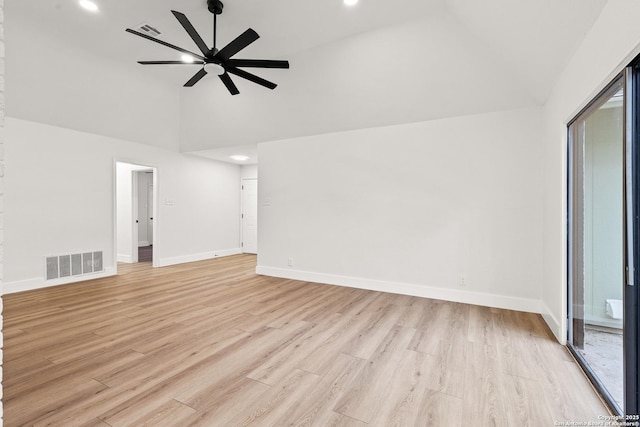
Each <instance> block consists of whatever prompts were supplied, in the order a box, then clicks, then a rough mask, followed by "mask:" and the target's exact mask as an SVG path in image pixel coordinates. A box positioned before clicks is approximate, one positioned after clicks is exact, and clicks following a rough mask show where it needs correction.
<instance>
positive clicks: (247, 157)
mask: <svg viewBox="0 0 640 427" xmlns="http://www.w3.org/2000/svg"><path fill="white" fill-rule="evenodd" d="M229 157H231V158H232V159H233V160H237V161H239V162H244V161H245V160H249V156H242V155H240V154H236V155H234V156H229Z"/></svg>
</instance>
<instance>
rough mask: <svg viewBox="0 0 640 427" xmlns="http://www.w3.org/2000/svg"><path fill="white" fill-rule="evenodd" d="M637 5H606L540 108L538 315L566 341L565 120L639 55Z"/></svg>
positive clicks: (615, 1) (626, 0)
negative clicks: (540, 308)
mask: <svg viewBox="0 0 640 427" xmlns="http://www.w3.org/2000/svg"><path fill="white" fill-rule="evenodd" d="M638 16H640V2H637V1H631V0H609V2H608V3H607V5H606V6H605V8H604V9H603V11H602V13H601V15H600V17H599V18H598V21H597V22H596V23H595V24H594V26H593V28H592V29H591V31H590V32H589V33H588V34H587V35H586V37H585V39H584V41H583V42H582V44H581V46H580V48H579V49H578V50H577V52H576V53H575V55H574V56H573V57H572V58H571V59H570V61H569V62H568V64H567V66H566V68H565V69H564V71H563V73H562V74H561V75H560V77H559V78H558V80H557V82H556V84H555V87H554V89H553V91H552V92H551V96H550V97H549V100H548V101H547V104H546V105H545V108H544V116H545V131H546V132H545V135H544V139H543V150H544V204H543V206H544V277H543V281H542V283H543V304H544V306H543V316H544V317H545V320H546V321H547V323H548V324H549V326H550V327H551V329H552V330H553V332H554V334H555V335H556V337H557V338H558V340H560V342H562V343H564V342H565V341H566V331H567V329H566V327H567V325H566V307H567V289H566V280H567V271H566V249H567V248H566V208H567V207H566V196H567V186H566V162H567V158H566V150H567V128H566V125H567V123H568V121H569V120H570V119H571V118H573V117H574V116H575V115H576V114H577V113H578V112H579V110H580V109H581V108H582V107H584V106H585V105H586V104H587V103H588V102H589V100H591V99H592V98H593V97H594V96H595V95H596V94H597V93H598V91H599V90H600V89H602V88H603V87H604V86H606V84H607V83H608V82H609V81H611V80H612V78H613V77H614V76H615V74H617V73H618V72H620V71H621V70H622V69H623V68H624V66H625V65H626V64H627V63H628V62H629V61H630V60H631V59H633V57H634V56H635V55H636V54H637V53H638V52H639V45H640V26H638V25H637V17H638Z"/></svg>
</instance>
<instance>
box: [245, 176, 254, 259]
mask: <svg viewBox="0 0 640 427" xmlns="http://www.w3.org/2000/svg"><path fill="white" fill-rule="evenodd" d="M242 252H244V253H246V254H257V253H258V180H257V179H256V178H251V179H243V180H242Z"/></svg>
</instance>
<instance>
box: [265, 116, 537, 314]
mask: <svg viewBox="0 0 640 427" xmlns="http://www.w3.org/2000/svg"><path fill="white" fill-rule="evenodd" d="M540 129H541V110H540V109H525V110H514V111H507V112H499V113H490V114H482V115H475V116H466V117H459V118H451V119H444V120H436V121H431V122H422V123H416V124H410V125H399V126H391V127H384V128H374V129H363V130H357V131H350V132H342V133H334V134H327V135H319V136H314V137H306V138H297V139H292V140H284V141H278V142H269V143H263V144H260V145H259V147H258V150H259V158H260V182H259V215H258V218H259V228H258V230H259V235H258V242H259V251H258V253H259V256H258V272H259V273H263V274H268V275H274V276H280V277H290V278H297V279H301V280H314V281H319V282H324V283H335V284H342V285H347V286H358V287H365V288H370V289H381V290H387V291H390V292H398V293H409V294H415V295H421V296H427V297H435V298H444V299H450V300H457V301H465V302H471V303H478V304H483V305H488V306H495V307H506V308H513V309H519V310H527V311H538V310H539V302H540V300H541V297H542V293H541V286H542V285H541V280H542V208H541V201H542V193H541V183H542V168H541V151H540V145H539V140H540V138H541V134H540ZM289 259H292V260H293V266H289V265H288V263H289ZM461 275H463V276H464V278H465V282H466V286H464V287H462V286H460V285H459V280H460V276H461Z"/></svg>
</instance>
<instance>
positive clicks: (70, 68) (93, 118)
mask: <svg viewBox="0 0 640 427" xmlns="http://www.w3.org/2000/svg"><path fill="white" fill-rule="evenodd" d="M18 3H19V2H10V4H8V5H7V14H8V15H9V16H10V17H11V18H10V19H8V20H7V23H6V40H7V45H8V46H9V48H8V49H7V56H8V61H7V81H10V82H11V84H10V85H8V87H7V115H8V116H10V117H14V118H19V119H23V120H31V121H35V122H39V123H46V124H51V125H56V126H61V127H65V128H69V129H76V130H80V131H83V132H90V133H93V134H98V135H107V136H111V137H116V138H121V139H125V140H128V141H136V142H143V143H146V144H150V145H155V146H159V147H162V148H168V149H174V150H176V151H177V149H178V128H179V122H178V116H179V104H180V98H179V97H180V85H168V84H167V83H166V82H163V81H162V80H160V79H159V78H158V76H157V75H155V74H154V72H153V71H154V70H148V71H149V72H141V71H142V70H141V67H140V65H138V64H136V63H135V61H122V60H119V61H118V60H113V59H111V58H109V57H108V55H104V54H103V53H102V52H100V51H99V50H87V49H82V48H81V47H79V46H77V45H78V44H80V45H81V44H82V42H81V41H79V42H78V43H74V42H72V43H70V42H69V39H65V38H64V37H62V36H61V34H60V33H66V32H67V31H71V29H70V28H59V29H57V30H58V31H55V32H54V34H51V33H50V32H49V31H43V30H42V29H41V27H40V26H39V23H38V22H37V20H35V19H32V17H31V16H30V15H29V14H24V13H13V12H15V8H16V7H18ZM58 6H60V5H58ZM65 13H66V14H69V13H73V12H71V11H66V12H65ZM85 18H88V19H91V18H98V17H97V16H96V17H93V16H92V17H87V16H84V17H82V19H85ZM48 19H49V21H50V22H51V21H53V22H63V20H64V17H62V16H57V14H55V13H54V14H52V15H51V16H50V17H49V18H48ZM104 23H105V21H104V20H103V19H99V22H94V26H93V27H90V29H89V28H88V29H87V30H88V31H101V29H100V26H101V25H104ZM107 33H108V31H107ZM25 34H28V36H26V37H25ZM72 34H73V33H72ZM129 36H130V35H127V34H126V33H125V32H124V27H123V29H122V30H121V31H118V37H117V38H112V41H113V43H119V46H120V48H121V49H127V48H129V46H131V45H129V44H128V43H127V44H126V45H125V44H124V43H122V40H121V39H124V40H127V41H129V38H128V37H129ZM73 37H74V38H76V39H77V38H82V33H81V32H78V33H75V35H74V36H73ZM105 37H106V36H105ZM35 52H37V54H35Z"/></svg>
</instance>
